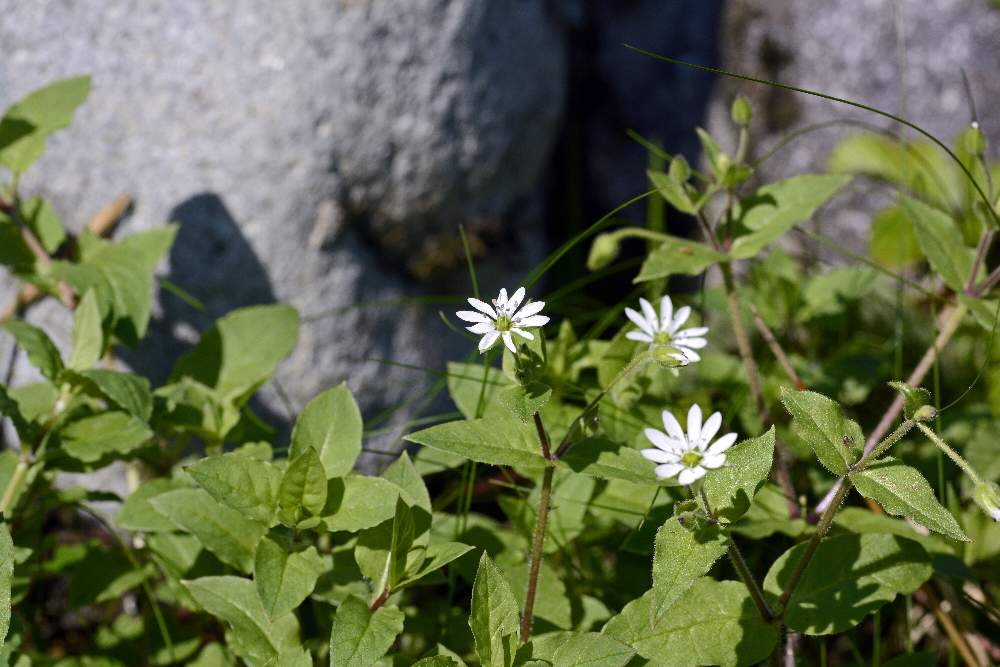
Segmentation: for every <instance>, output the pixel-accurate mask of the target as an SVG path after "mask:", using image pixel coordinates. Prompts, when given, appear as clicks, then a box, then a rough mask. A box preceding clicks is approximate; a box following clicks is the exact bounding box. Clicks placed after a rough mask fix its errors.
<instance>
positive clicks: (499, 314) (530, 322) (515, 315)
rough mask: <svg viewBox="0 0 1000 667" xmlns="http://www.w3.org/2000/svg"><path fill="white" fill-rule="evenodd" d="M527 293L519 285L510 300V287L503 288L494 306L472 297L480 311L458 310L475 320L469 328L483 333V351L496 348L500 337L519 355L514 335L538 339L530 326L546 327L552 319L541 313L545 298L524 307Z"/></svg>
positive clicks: (458, 314)
mask: <svg viewBox="0 0 1000 667" xmlns="http://www.w3.org/2000/svg"><path fill="white" fill-rule="evenodd" d="M524 294H525V292H524V288H523V287H518V288H517V291H515V292H514V293H513V294H512V295H511V297H510V298H509V299H508V298H507V290H506V289H502V290H500V295H499V296H498V297H497V298H495V299H493V304H492V305H490V304H488V303H486V302H484V301H480V300H479V299H472V298H470V299H469V305H470V306H472V307H473V308H475V309H476V310H460V311H458V312H457V313H455V314H456V315H457V316H458V317H459V318H460V319H463V320H465V321H466V322H472V323H473V324H472V326H470V327H466V329H468V330H469V331H471V332H472V333H474V334H476V335H478V336H482V338H481V339H480V340H479V351H480V352H481V353H482V352H485V351H486V350H488V349H490V348H491V347H493V345H494V344H496V342H497V340H498V339H503V344H504V345H506V346H507V349H508V350H510V351H511V352H513V353H514V354H517V346H516V345H515V344H514V337H513V335H512V334H517V335H518V336H520V337H521V338H524V339H526V340H534V339H535V336H534V334H532V333H531V332H530V331H526V329H530V328H536V327H544V326H545V325H546V324H548V323H549V318H548V317H547V316H546V315H541V314H540V313H541V312H542V309H543V308H545V302H544V301H530V302H528V303H527V304H525V305H524V307H521V302H522V301H524Z"/></svg>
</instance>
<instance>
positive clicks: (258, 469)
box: [133, 452, 325, 530]
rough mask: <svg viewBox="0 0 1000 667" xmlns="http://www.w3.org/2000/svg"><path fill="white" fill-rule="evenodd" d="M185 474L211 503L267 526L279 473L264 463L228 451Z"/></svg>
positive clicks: (271, 512)
mask: <svg viewBox="0 0 1000 667" xmlns="http://www.w3.org/2000/svg"><path fill="white" fill-rule="evenodd" d="M187 473H188V474H189V475H191V478H192V479H193V480H194V481H195V482H197V483H198V485H199V486H200V487H201V488H203V489H204V490H205V491H207V492H208V493H209V494H211V496H212V497H213V498H214V499H215V500H217V501H218V502H220V503H222V504H223V505H226V506H228V507H231V508H232V509H234V510H236V511H237V512H239V513H240V514H242V515H243V516H245V517H247V518H249V519H253V520H255V521H260V522H261V523H264V524H268V525H269V524H270V523H271V521H272V519H274V514H275V510H276V509H277V506H278V494H279V487H280V486H281V483H282V474H281V471H280V470H278V469H277V468H275V467H274V466H273V465H271V464H270V463H268V462H267V461H260V460H258V459H255V458H253V457H251V456H248V455H246V454H244V453H241V452H229V453H228V454H219V455H216V456H208V457H205V458H203V459H201V460H199V461H196V462H195V463H194V464H192V465H190V466H188V468H187ZM324 490H325V484H324ZM133 530H134V528H133Z"/></svg>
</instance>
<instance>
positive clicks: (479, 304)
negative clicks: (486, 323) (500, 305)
mask: <svg viewBox="0 0 1000 667" xmlns="http://www.w3.org/2000/svg"><path fill="white" fill-rule="evenodd" d="M469 305H470V306H472V307H473V308H475V309H476V310H479V311H482V312H484V313H486V314H487V315H489V316H490V317H492V318H493V319H494V320H495V319H496V318H497V311H495V310H493V306H491V305H490V304H488V303H486V302H485V301H480V300H479V299H473V298H471V297H470V298H469Z"/></svg>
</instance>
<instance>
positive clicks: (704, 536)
mask: <svg viewBox="0 0 1000 667" xmlns="http://www.w3.org/2000/svg"><path fill="white" fill-rule="evenodd" d="M728 546H729V537H728V536H727V535H726V534H725V533H723V532H722V531H721V530H720V529H719V526H718V525H709V526H704V527H702V528H696V527H693V526H692V527H686V526H683V525H681V523H680V521H679V520H678V519H677V517H671V518H670V519H667V521H666V523H664V524H663V525H662V526H660V529H659V530H658V531H656V542H655V543H654V551H653V588H652V590H651V591H650V593H651V599H650V602H649V607H650V614H651V616H650V622H651V623H652V624H653V625H655V624H656V623H657V622H658V621H659V620H660V619H661V618H662V617H663V616H664V615H665V614H666V613H667V611H669V610H670V608H671V607H672V606H673V605H674V603H675V602H677V600H679V599H680V598H681V597H682V596H683V595H684V594H685V593H687V592H688V590H689V589H690V588H691V586H693V585H694V583H695V582H696V581H698V579H700V578H701V577H702V576H703V575H705V574H707V573H708V571H709V570H710V569H711V568H712V565H713V564H715V561H717V560H719V558H721V557H722V555H723V554H725V553H726V550H727V548H728Z"/></svg>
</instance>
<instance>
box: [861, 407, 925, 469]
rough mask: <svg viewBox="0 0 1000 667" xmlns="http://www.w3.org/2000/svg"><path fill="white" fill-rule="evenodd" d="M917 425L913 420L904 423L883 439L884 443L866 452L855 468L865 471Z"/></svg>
mask: <svg viewBox="0 0 1000 667" xmlns="http://www.w3.org/2000/svg"><path fill="white" fill-rule="evenodd" d="M916 424H917V422H916V421H914V420H912V419H907V420H906V421H904V422H903V423H902V424H900V425H899V426H898V427H897V428H896V430H895V431H893V432H892V433H890V434H889V435H887V436H886V437H885V438H883V439H882V442H880V443H878V444H877V445H875V447H873V448H872V449H871V450H870V451H868V452H866V453H865V455H864V456H862V457H861V460H860V461H858V462H857V463H856V464H854V467H855V468H856V469H858V470H864V469H865V466H867V465H868V464H869V463H870V462H871V461H872V460H873V459H877V458H878V457H880V456H882V454H884V453H885V452H887V451H889V449H890V448H892V446H893V445H895V444H896V443H897V442H899V441H900V440H902V439H903V438H904V437H906V434H907V433H909V432H910V431H911V430H912V429H913V427H914V426H915V425H916Z"/></svg>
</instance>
